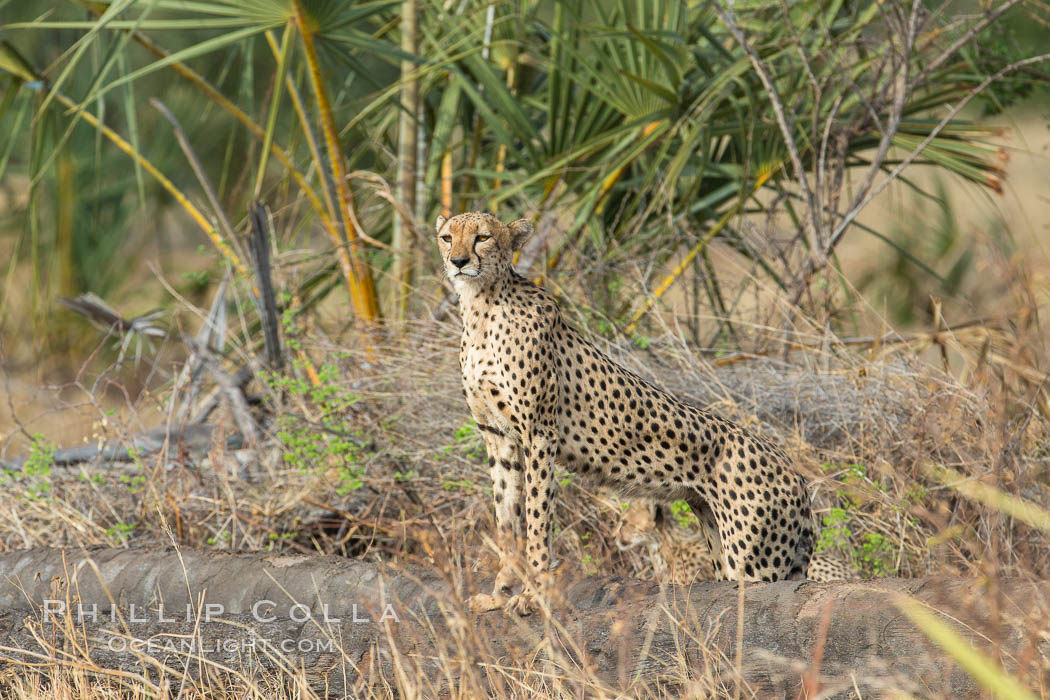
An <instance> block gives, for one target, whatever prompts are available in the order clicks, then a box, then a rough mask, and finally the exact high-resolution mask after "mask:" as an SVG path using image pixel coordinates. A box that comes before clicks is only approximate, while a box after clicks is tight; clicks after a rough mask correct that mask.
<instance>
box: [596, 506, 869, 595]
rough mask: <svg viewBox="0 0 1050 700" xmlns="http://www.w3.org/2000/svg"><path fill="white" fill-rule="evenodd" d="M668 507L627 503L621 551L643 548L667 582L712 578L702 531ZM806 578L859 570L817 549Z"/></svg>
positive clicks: (852, 575) (845, 577)
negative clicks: (678, 519)
mask: <svg viewBox="0 0 1050 700" xmlns="http://www.w3.org/2000/svg"><path fill="white" fill-rule="evenodd" d="M676 520H677V519H676V517H675V516H674V515H673V514H670V513H668V510H667V506H665V505H663V504H659V503H656V502H654V501H648V500H634V501H632V502H631V503H629V504H624V510H623V511H622V515H621V518H620V522H619V524H618V526H617V528H616V533H615V537H616V546H617V547H618V548H619V549H620V550H629V549H639V548H641V549H644V550H646V553H647V554H648V560H649V565H650V567H651V576H650V577H649V578H652V579H653V580H656V581H662V582H664V583H678V584H686V583H693V582H694V581H711V580H713V579H714V577H715V566H714V561H713V559H712V557H711V551H710V550H709V549H708V548H707V542H706V541H705V538H704V536H703V533H702V532H698V531H697V528H695V527H691V523H679V522H677V521H676ZM806 578H807V579H809V580H810V581H816V582H818V583H828V582H830V581H849V580H856V579H857V578H858V577H857V572H856V571H854V570H853V569H852V568H851V567H850V566H849V565H848V564H846V563H845V562H843V561H841V560H839V559H836V558H835V557H833V556H832V555H830V554H825V553H823V552H814V553H813V555H812V558H811V559H810V560H809V566H808V567H807V568H806Z"/></svg>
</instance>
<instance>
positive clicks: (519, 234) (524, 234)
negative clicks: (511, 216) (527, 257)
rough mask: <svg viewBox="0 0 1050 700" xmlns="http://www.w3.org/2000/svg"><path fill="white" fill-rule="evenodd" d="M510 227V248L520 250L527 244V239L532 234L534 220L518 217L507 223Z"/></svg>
mask: <svg viewBox="0 0 1050 700" xmlns="http://www.w3.org/2000/svg"><path fill="white" fill-rule="evenodd" d="M507 228H508V229H510V248H511V250H518V249H519V248H521V246H522V245H524V244H525V239H526V238H528V237H529V236H531V235H532V222H531V221H529V220H528V219H518V220H517V221H512V222H511V223H510V224H508V225H507Z"/></svg>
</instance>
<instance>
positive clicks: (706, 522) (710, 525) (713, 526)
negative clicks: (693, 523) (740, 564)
mask: <svg viewBox="0 0 1050 700" xmlns="http://www.w3.org/2000/svg"><path fill="white" fill-rule="evenodd" d="M685 502H686V503H687V504H688V505H689V510H691V511H693V515H694V516H696V519H697V520H698V521H699V522H700V530H701V531H702V532H703V533H704V539H705V540H706V541H707V548H708V550H710V552H711V563H712V565H713V568H714V580H715V581H725V580H727V578H728V576H727V575H726V564H725V552H723V551H722V536H721V535H719V534H718V522H717V521H716V520H715V512H714V511H713V510H711V506H710V505H708V503H707V499H705V498H703V497H702V496H701V495H700V494H692V495H690V496H688V497H687V498H686V499H685Z"/></svg>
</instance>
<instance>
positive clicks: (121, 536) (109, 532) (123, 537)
mask: <svg viewBox="0 0 1050 700" xmlns="http://www.w3.org/2000/svg"><path fill="white" fill-rule="evenodd" d="M134 531H135V526H134V525H132V524H131V523H126V522H124V521H123V520H118V521H117V522H115V523H114V524H113V526H112V527H107V528H106V537H108V538H110V539H111V540H114V541H115V542H117V543H118V544H124V543H126V542H127V541H128V540H129V539H131V533H133V532H134Z"/></svg>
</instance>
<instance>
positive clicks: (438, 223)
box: [434, 214, 448, 233]
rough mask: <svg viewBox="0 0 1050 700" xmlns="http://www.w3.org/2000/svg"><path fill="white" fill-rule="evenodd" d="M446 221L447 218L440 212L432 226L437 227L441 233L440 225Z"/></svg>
mask: <svg viewBox="0 0 1050 700" xmlns="http://www.w3.org/2000/svg"><path fill="white" fill-rule="evenodd" d="M446 221H448V219H446V218H445V217H443V216H442V215H441V214H438V218H437V221H436V222H435V223H434V228H435V229H437V232H438V233H441V227H442V226H444V225H445V222H446Z"/></svg>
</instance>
